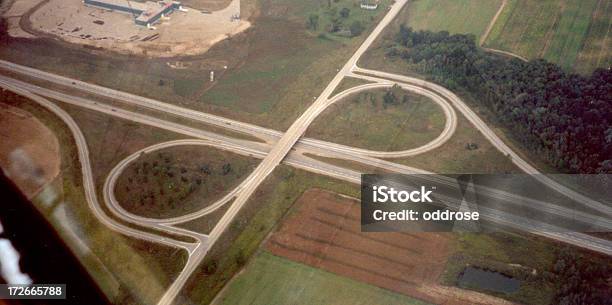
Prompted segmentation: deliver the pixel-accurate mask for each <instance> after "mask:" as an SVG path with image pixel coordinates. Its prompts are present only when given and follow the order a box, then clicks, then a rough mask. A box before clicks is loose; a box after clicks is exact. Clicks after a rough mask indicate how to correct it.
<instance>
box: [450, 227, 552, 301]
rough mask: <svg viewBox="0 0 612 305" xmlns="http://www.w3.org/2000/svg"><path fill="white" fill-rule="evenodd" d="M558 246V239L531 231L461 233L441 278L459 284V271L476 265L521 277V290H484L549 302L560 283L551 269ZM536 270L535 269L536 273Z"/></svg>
mask: <svg viewBox="0 0 612 305" xmlns="http://www.w3.org/2000/svg"><path fill="white" fill-rule="evenodd" d="M557 250H558V246H557V245H556V244H555V243H553V242H551V241H549V240H545V239H540V238H536V237H534V236H531V235H519V234H514V233H505V232H495V233H489V234H458V235H457V239H456V240H455V245H454V250H453V254H452V255H451V256H450V257H449V259H448V262H447V265H446V270H445V271H444V274H443V275H442V282H443V283H444V284H447V285H457V278H458V276H459V273H461V271H462V270H463V269H464V268H465V267H466V266H475V267H479V268H484V269H488V270H493V271H497V272H502V273H504V274H507V275H510V276H512V277H514V278H516V279H519V280H521V285H520V288H519V290H518V291H517V292H514V293H511V294H504V293H493V292H490V291H484V292H486V293H488V294H492V295H496V296H499V297H502V298H504V299H508V300H511V301H515V302H519V303H521V304H532V305H536V304H537V305H546V304H550V302H551V301H552V298H553V296H554V293H555V291H556V288H557V287H556V286H555V283H554V279H551V277H550V275H549V273H550V271H551V270H552V268H553V265H554V263H555V260H556V256H557ZM533 270H536V273H535V274H533Z"/></svg>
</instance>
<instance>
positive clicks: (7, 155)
mask: <svg viewBox="0 0 612 305" xmlns="http://www.w3.org/2000/svg"><path fill="white" fill-rule="evenodd" d="M0 126H2V130H1V131H0V167H2V169H3V170H4V172H5V174H6V175H8V176H9V178H11V179H12V180H13V182H15V184H17V186H18V187H19V189H21V191H22V192H24V193H25V195H26V196H28V198H32V197H34V195H36V193H37V192H38V191H39V190H40V188H41V187H42V186H43V185H45V184H46V183H48V182H50V181H51V180H53V179H54V178H55V177H56V176H57V175H58V174H59V168H60V155H59V145H58V142H57V138H56V137H55V135H54V134H53V133H52V132H51V130H49V129H48V128H47V127H46V126H45V125H43V124H42V123H41V122H40V121H39V120H38V119H36V118H35V117H34V116H32V115H31V114H30V113H28V112H26V111H23V110H21V109H19V108H15V107H12V106H8V105H6V104H3V103H0Z"/></svg>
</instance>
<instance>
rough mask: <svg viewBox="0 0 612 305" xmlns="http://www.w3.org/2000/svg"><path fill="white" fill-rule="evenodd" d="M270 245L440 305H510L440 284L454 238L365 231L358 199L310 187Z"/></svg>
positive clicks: (294, 257) (300, 258)
mask: <svg viewBox="0 0 612 305" xmlns="http://www.w3.org/2000/svg"><path fill="white" fill-rule="evenodd" d="M296 207H297V210H296V211H294V213H292V214H291V215H289V216H288V218H287V219H286V220H285V222H284V223H283V224H282V226H281V227H280V228H279V229H278V231H277V232H275V233H274V234H273V235H272V236H271V237H270V239H269V240H268V242H267V245H266V246H267V249H268V250H269V251H271V252H272V253H273V254H275V255H278V256H283V257H286V258H289V259H291V260H294V261H298V262H301V263H304V264H307V265H310V266H313V267H316V268H321V269H324V270H326V271H329V272H333V273H336V274H339V275H343V276H347V277H349V278H353V279H355V280H359V281H362V282H366V283H369V284H372V285H375V286H378V287H382V288H385V289H389V290H392V291H395V292H399V293H402V294H405V295H409V296H412V297H415V298H418V299H422V300H424V301H428V302H432V303H435V304H466V305H467V304H505V303H506V302H505V301H502V300H500V299H496V298H492V297H489V296H486V295H483V294H480V293H475V292H471V291H465V290H461V289H457V288H453V287H445V286H441V285H439V284H438V278H439V277H440V275H441V274H442V272H443V271H444V266H445V264H446V261H447V258H448V256H449V252H450V250H451V249H450V246H451V242H452V235H450V234H443V233H407V232H385V233H378V232H376V233H362V232H361V230H360V209H359V201H357V200H354V199H352V198H347V197H341V196H339V195H337V194H334V193H329V192H326V191H322V190H318V189H311V190H309V191H307V192H305V193H304V195H302V197H301V198H300V199H299V200H298V201H297V202H296Z"/></svg>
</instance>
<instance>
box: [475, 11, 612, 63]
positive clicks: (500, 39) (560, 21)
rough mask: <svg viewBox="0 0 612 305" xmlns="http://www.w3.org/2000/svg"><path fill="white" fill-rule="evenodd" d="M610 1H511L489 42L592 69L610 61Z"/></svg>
mask: <svg viewBox="0 0 612 305" xmlns="http://www.w3.org/2000/svg"><path fill="white" fill-rule="evenodd" d="M610 6H612V5H611V4H610V1H598V0H583V1H582V0H581V1H579V0H562V1H558V0H510V1H509V2H508V5H507V6H506V8H505V9H504V12H503V13H502V15H501V16H500V18H499V19H498V21H497V22H496V24H495V26H494V28H493V30H492V32H491V35H490V36H489V37H488V39H487V41H486V45H487V46H489V47H492V48H496V49H501V50H506V51H511V52H514V53H517V54H519V55H521V56H524V57H526V58H529V59H533V58H545V59H547V60H549V61H551V62H554V63H557V64H559V65H560V66H562V67H563V68H565V69H568V70H578V71H580V72H584V73H590V72H592V71H593V70H594V68H596V67H607V66H608V65H609V64H610V62H611V59H612V58H611V57H612V52H610V45H611V44H612V43H611V42H609V39H608V36H609V28H610V22H611V20H612V8H610Z"/></svg>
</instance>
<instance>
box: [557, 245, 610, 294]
mask: <svg viewBox="0 0 612 305" xmlns="http://www.w3.org/2000/svg"><path fill="white" fill-rule="evenodd" d="M553 271H554V272H555V274H557V276H558V278H557V283H558V286H559V287H558V288H559V290H558V292H557V295H556V297H555V300H554V304H559V305H590V304H599V305H612V298H610V295H611V294H612V282H610V281H611V280H612V278H611V277H610V275H611V274H612V266H611V265H610V261H609V260H608V259H607V258H606V259H599V258H585V257H584V256H583V255H582V254H578V253H576V252H575V251H572V250H571V249H569V248H566V249H562V250H561V252H560V253H559V257H558V258H557V261H556V263H555V266H554V270H553Z"/></svg>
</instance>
